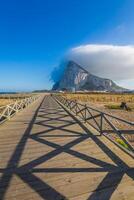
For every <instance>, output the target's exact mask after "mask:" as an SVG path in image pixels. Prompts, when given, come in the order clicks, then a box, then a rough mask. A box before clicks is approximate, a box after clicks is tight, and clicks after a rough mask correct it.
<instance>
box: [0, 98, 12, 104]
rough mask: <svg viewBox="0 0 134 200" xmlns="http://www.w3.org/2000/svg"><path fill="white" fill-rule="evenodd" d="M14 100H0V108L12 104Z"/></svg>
mask: <svg viewBox="0 0 134 200" xmlns="http://www.w3.org/2000/svg"><path fill="white" fill-rule="evenodd" d="M14 102H15V99H10V100H9V99H0V106H5V105H8V104H11V103H14Z"/></svg>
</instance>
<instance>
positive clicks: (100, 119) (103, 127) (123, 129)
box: [54, 95, 134, 153]
mask: <svg viewBox="0 0 134 200" xmlns="http://www.w3.org/2000/svg"><path fill="white" fill-rule="evenodd" d="M54 98H55V99H56V100H58V101H59V102H61V103H62V104H63V105H64V106H66V107H67V108H68V109H70V110H71V111H72V112H73V113H74V114H75V115H78V116H79V117H80V118H81V119H82V120H84V122H86V123H88V124H90V125H91V126H92V127H93V128H95V129H96V130H97V131H98V132H99V133H100V135H102V134H105V136H107V137H109V138H110V139H112V140H113V141H114V142H115V143H116V144H118V145H121V147H123V148H124V149H127V150H129V151H132V152H133V153H134V148H133V147H134V146H133V145H134V122H130V121H127V120H125V119H123V118H119V117H117V116H113V115H111V114H108V113H105V112H101V111H100V110H97V109H95V108H92V107H90V106H87V105H84V104H81V103H78V102H77V101H74V100H69V99H66V98H64V97H63V96H61V95H54Z"/></svg>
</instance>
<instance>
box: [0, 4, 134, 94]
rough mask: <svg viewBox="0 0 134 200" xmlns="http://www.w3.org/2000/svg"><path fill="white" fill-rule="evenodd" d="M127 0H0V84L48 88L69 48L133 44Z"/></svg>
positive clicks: (133, 25)
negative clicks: (52, 74) (87, 45)
mask: <svg viewBox="0 0 134 200" xmlns="http://www.w3.org/2000/svg"><path fill="white" fill-rule="evenodd" d="M133 10H134V1H133V0H23V1H22V0H20V1H18V0H12V1H11V0H4V1H2V0H1V1H0V74H1V76H0V89H1V90H21V91H22V90H33V89H45V88H51V86H52V82H51V81H50V74H51V71H52V70H53V69H54V68H55V67H56V66H58V65H59V63H60V62H61V60H62V58H63V57H64V54H65V53H66V52H67V51H68V50H69V49H71V48H73V47H75V46H79V45H84V44H90V43H91V44H93V43H97V44H115V45H133V44H134V12H133Z"/></svg>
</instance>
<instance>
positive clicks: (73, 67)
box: [53, 61, 127, 92]
mask: <svg viewBox="0 0 134 200" xmlns="http://www.w3.org/2000/svg"><path fill="white" fill-rule="evenodd" d="M53 90H68V91H74V90H75V91H82V90H90V91H91V90H97V91H115V92H118V91H119V92H121V91H126V90H127V89H124V88H122V87H120V86H118V85H117V84H116V83H114V82H113V81H112V80H110V79H105V78H100V77H98V76H95V75H93V74H90V72H88V71H86V70H85V69H84V68H83V67H81V66H80V65H79V64H77V63H75V62H73V61H69V62H68V63H67V66H66V68H65V71H64V73H63V76H62V77H61V79H60V80H59V82H57V83H55V84H54V86H53Z"/></svg>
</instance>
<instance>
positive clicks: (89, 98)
mask: <svg viewBox="0 0 134 200" xmlns="http://www.w3.org/2000/svg"><path fill="white" fill-rule="evenodd" d="M63 95H64V96H65V97H66V98H69V99H74V100H78V101H83V102H93V103H95V102H98V103H99V102H100V103H102V102H103V103H111V102H115V103H120V102H122V101H125V102H127V103H134V94H101V93H97V94H73V93H70V94H69V93H65V94H63Z"/></svg>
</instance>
